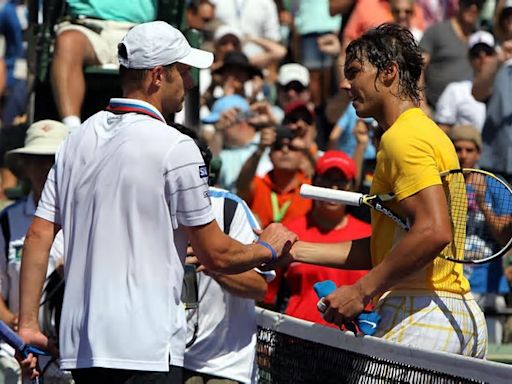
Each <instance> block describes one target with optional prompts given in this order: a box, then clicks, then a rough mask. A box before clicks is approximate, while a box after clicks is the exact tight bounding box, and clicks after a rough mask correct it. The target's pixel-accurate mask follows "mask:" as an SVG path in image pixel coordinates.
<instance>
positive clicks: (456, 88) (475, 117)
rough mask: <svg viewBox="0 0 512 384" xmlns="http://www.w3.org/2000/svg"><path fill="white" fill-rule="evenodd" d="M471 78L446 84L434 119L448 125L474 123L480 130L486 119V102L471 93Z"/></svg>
mask: <svg viewBox="0 0 512 384" xmlns="http://www.w3.org/2000/svg"><path fill="white" fill-rule="evenodd" d="M472 87H473V82H472V81H471V80H466V81H456V82H453V83H450V84H448V85H447V86H446V88H445V90H444V91H443V93H442V94H441V96H440V97H439V100H438V102H437V105H436V113H435V118H434V120H435V121H436V122H437V123H440V124H446V125H466V124H469V125H472V126H474V127H475V128H476V129H477V130H478V131H479V132H481V131H482V127H483V126H484V121H485V103H481V102H479V101H476V100H475V98H474V97H473V95H472V94H471V88H472Z"/></svg>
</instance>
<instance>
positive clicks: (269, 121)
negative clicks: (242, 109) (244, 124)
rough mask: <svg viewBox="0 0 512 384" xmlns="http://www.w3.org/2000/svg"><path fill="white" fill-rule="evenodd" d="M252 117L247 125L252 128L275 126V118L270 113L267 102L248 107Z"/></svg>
mask: <svg viewBox="0 0 512 384" xmlns="http://www.w3.org/2000/svg"><path fill="white" fill-rule="evenodd" d="M250 110H251V112H253V116H252V117H251V118H250V119H249V124H251V125H252V126H254V127H257V128H262V127H273V126H275V125H276V123H277V122H276V118H275V116H274V113H273V112H272V106H271V105H270V104H269V103H268V102H267V101H257V102H255V103H253V104H251V107H250Z"/></svg>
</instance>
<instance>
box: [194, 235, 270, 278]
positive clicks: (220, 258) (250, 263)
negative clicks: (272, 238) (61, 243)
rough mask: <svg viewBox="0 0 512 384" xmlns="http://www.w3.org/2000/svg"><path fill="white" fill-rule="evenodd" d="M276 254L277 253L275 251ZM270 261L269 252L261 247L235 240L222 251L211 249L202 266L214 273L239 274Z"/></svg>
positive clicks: (220, 249)
mask: <svg viewBox="0 0 512 384" xmlns="http://www.w3.org/2000/svg"><path fill="white" fill-rule="evenodd" d="M194 249H195V248H194ZM276 252H279V251H278V250H276ZM271 260H272V253H271V251H270V250H269V249H268V248H266V247H264V246H263V245H261V244H251V245H244V244H242V243H239V242H238V241H236V240H232V242H231V244H230V245H229V246H228V247H226V248H224V249H222V248H217V249H215V250H213V249H212V251H211V252H210V253H209V257H208V258H207V260H206V261H204V262H203V264H204V265H205V267H206V268H207V269H209V270H212V271H214V272H218V273H225V274H239V273H242V272H245V271H248V270H250V269H253V268H256V267H259V266H261V265H263V264H265V263H268V262H270V261H271Z"/></svg>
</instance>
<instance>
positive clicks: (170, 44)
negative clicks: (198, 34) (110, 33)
mask: <svg viewBox="0 0 512 384" xmlns="http://www.w3.org/2000/svg"><path fill="white" fill-rule="evenodd" d="M117 50H118V54H117V57H118V59H119V64H121V65H122V66H123V67H126V68H131V69H151V68H155V67H157V66H159V65H169V64H173V63H182V64H186V65H190V66H192V67H196V68H208V67H209V66H210V65H212V63H213V54H212V53H211V52H207V51H203V50H201V49H196V48H192V47H191V46H190V44H189V43H188V41H187V39H186V38H185V36H183V33H181V32H180V31H179V30H178V29H176V28H174V27H172V26H171V25H169V24H167V23H166V22H164V21H152V22H149V23H143V24H139V25H136V26H135V27H133V28H132V29H130V30H129V31H128V33H127V34H126V35H125V36H124V37H123V39H122V40H121V42H120V43H119V44H118V46H117Z"/></svg>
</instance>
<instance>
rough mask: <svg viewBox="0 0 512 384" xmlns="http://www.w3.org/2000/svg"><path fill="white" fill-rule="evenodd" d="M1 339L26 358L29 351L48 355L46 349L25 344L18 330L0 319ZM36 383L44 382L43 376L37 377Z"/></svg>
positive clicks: (34, 381)
mask: <svg viewBox="0 0 512 384" xmlns="http://www.w3.org/2000/svg"><path fill="white" fill-rule="evenodd" d="M0 339H2V340H3V341H5V342H6V343H7V344H9V345H10V346H11V347H13V348H14V349H15V350H16V351H17V352H19V353H20V354H21V356H23V357H24V358H26V357H27V356H28V355H29V353H32V354H33V355H48V353H47V352H46V351H43V350H42V349H39V348H37V347H34V346H32V345H28V344H25V343H24V342H23V340H22V339H21V337H19V336H18V334H17V333H16V332H14V331H13V330H12V329H11V328H10V327H9V326H8V325H7V324H6V323H5V322H3V321H2V320H0ZM32 383H34V384H42V383H43V379H42V378H37V377H36V378H35V379H33V380H32Z"/></svg>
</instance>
